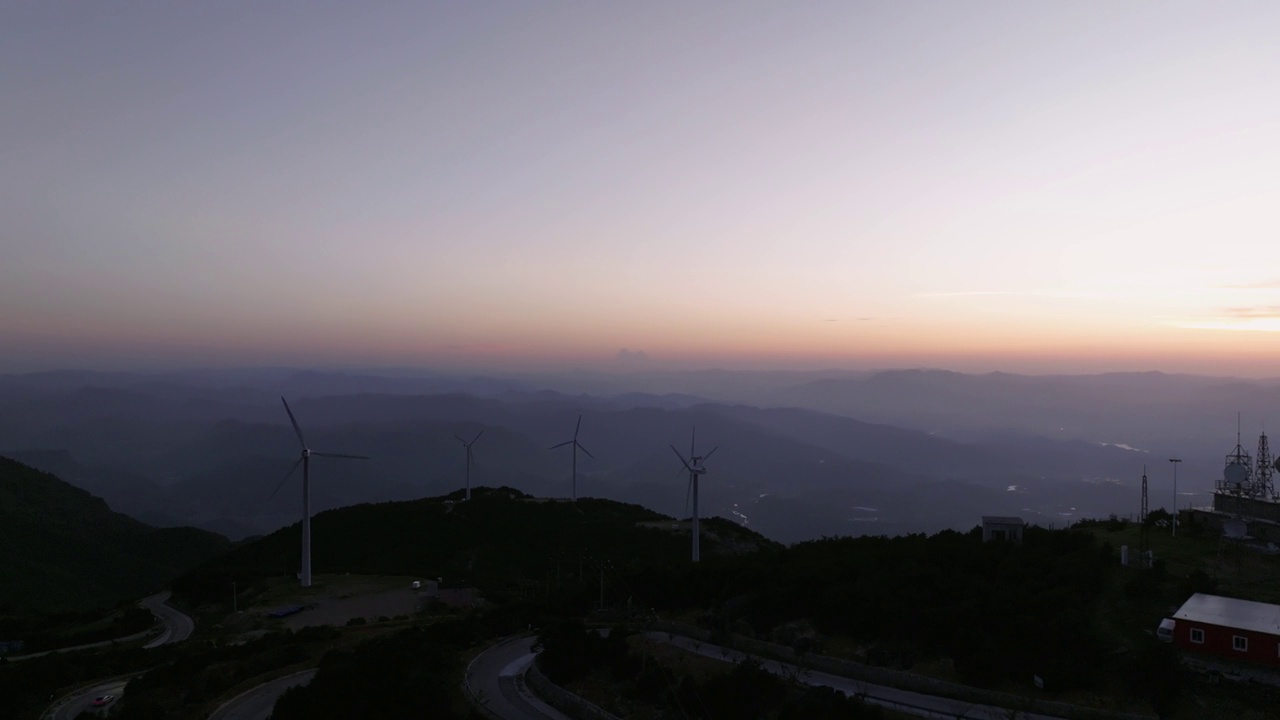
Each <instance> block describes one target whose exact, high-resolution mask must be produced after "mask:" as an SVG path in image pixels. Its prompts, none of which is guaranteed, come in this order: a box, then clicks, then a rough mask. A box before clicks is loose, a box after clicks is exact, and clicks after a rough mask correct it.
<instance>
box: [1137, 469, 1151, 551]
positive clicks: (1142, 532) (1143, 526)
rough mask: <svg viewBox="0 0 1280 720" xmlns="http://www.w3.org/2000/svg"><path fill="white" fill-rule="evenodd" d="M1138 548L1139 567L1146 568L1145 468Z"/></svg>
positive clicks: (1148, 539) (1145, 470) (1147, 545)
mask: <svg viewBox="0 0 1280 720" xmlns="http://www.w3.org/2000/svg"><path fill="white" fill-rule="evenodd" d="M1138 522H1139V523H1141V524H1140V525H1139V530H1138V532H1139V538H1140V546H1139V548H1138V557H1139V558H1141V559H1140V560H1139V561H1138V564H1139V566H1141V567H1144V568H1145V567H1146V566H1147V565H1146V563H1147V551H1148V550H1150V549H1151V543H1150V538H1149V537H1148V535H1147V466H1146V465H1143V466H1142V514H1141V515H1140V516H1139V517H1138Z"/></svg>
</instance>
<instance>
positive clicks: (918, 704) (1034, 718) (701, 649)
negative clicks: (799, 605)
mask: <svg viewBox="0 0 1280 720" xmlns="http://www.w3.org/2000/svg"><path fill="white" fill-rule="evenodd" d="M645 637H647V638H649V639H650V640H653V641H655V642H664V643H668V644H670V645H675V646H676V647H678V648H681V649H683V650H687V651H689V652H691V653H695V654H698V655H703V656H705V657H709V658H713V659H716V660H721V661H724V662H731V663H738V662H742V661H743V660H748V659H749V660H754V661H756V662H758V663H760V665H761V666H762V667H763V668H764V669H765V670H768V671H769V672H771V673H773V674H775V675H782V676H783V677H792V678H795V679H796V680H797V681H799V682H802V683H804V684H805V685H816V686H826V687H829V688H832V689H835V690H838V691H840V692H842V693H844V694H845V695H850V696H859V697H861V698H862V700H863V702H866V703H868V704H871V705H880V706H881V707H884V708H887V709H890V710H894V711H896V712H900V713H903V714H906V715H915V716H916V717H924V718H939V719H945V720H955V719H956V718H961V717H962V718H967V719H971V720H1007V718H1009V717H1010V713H1011V712H1013V711H1011V710H1010V709H1009V708H1002V707H995V706H992V705H979V704H976V703H970V702H965V701H963V700H953V699H951V698H945V697H938V696H935V695H924V694H921V693H917V692H911V691H909V690H899V689H897V688H891V687H886V686H884V685H872V684H870V683H865V682H862V681H861V680H852V679H850V678H847V677H841V676H839V675H831V674H829V673H824V672H818V671H817V670H809V669H807V668H802V667H799V666H797V665H791V664H789V663H783V662H778V661H777V660H767V659H765V658H762V657H758V656H755V655H748V654H746V653H744V652H741V651H739V650H734V649H732V648H726V647H721V646H719V645H712V644H711V643H706V642H701V641H699V640H694V639H692V638H687V637H682V636H680V635H675V636H672V635H669V634H667V633H664V632H648V633H645ZM1016 713H1017V718H1018V720H1061V718H1058V717H1056V716H1052V715H1039V714H1036V713H1030V712H1024V711H1021V710H1018V711H1016Z"/></svg>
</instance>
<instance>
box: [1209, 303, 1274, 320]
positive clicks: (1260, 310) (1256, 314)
mask: <svg viewBox="0 0 1280 720" xmlns="http://www.w3.org/2000/svg"><path fill="white" fill-rule="evenodd" d="M1222 314H1223V315H1224V316H1226V317H1229V318H1238V319H1242V320H1256V319H1261V318H1280V305H1263V306H1260V307H1233V308H1226V309H1224V310H1223V311H1222Z"/></svg>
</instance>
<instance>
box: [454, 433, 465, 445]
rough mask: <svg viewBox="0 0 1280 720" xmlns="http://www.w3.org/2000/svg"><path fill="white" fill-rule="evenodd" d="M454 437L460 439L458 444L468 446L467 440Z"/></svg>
mask: <svg viewBox="0 0 1280 720" xmlns="http://www.w3.org/2000/svg"><path fill="white" fill-rule="evenodd" d="M454 437H456V438H458V442H460V443H462V444H463V445H466V444H467V441H466V440H463V439H462V438H460V437H458V436H457V435H454Z"/></svg>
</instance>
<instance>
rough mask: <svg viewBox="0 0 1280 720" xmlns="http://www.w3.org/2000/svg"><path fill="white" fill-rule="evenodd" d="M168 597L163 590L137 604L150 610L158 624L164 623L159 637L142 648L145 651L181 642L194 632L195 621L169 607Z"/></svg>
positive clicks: (168, 594) (167, 592)
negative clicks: (145, 649)
mask: <svg viewBox="0 0 1280 720" xmlns="http://www.w3.org/2000/svg"><path fill="white" fill-rule="evenodd" d="M169 597H170V593H169V591H168V590H165V591H164V592H162V593H158V594H156V595H152V596H150V597H146V598H143V599H142V602H140V603H138V604H139V605H141V606H142V607H144V608H146V609H148V610H150V611H151V614H152V615H155V616H156V618H158V619H159V620H160V622H162V623H164V632H162V633H160V637H158V638H156V639H155V640H152V641H151V642H149V643H147V644H146V645H144V646H143V647H145V648H147V649H151V648H157V647H160V646H161V645H169V644H172V643H179V642H182V641H183V640H186V639H187V638H189V637H191V633H193V632H195V631H196V621H195V620H192V619H191V616H190V615H187V614H186V613H184V612H182V611H181V610H178V609H176V608H174V607H173V606H172V605H170V604H169Z"/></svg>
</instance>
